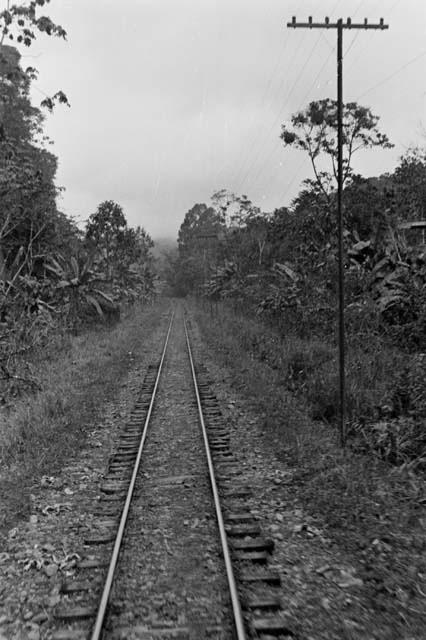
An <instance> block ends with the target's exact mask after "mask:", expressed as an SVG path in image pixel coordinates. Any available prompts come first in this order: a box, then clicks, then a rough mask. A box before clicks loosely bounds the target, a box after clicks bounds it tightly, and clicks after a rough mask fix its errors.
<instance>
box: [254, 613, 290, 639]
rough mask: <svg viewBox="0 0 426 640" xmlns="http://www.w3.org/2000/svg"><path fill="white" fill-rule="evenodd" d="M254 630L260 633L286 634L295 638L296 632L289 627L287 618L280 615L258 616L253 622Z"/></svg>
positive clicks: (286, 636)
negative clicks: (284, 618)
mask: <svg viewBox="0 0 426 640" xmlns="http://www.w3.org/2000/svg"><path fill="white" fill-rule="evenodd" d="M251 625H252V628H253V631H254V632H255V633H257V634H258V635H260V636H262V635H266V634H267V635H270V636H284V637H285V638H294V637H295V635H294V632H293V631H291V629H289V627H288V626H287V624H286V622H285V620H283V619H282V618H280V617H274V618H273V617H270V618H258V619H255V620H253V621H252V623H251Z"/></svg>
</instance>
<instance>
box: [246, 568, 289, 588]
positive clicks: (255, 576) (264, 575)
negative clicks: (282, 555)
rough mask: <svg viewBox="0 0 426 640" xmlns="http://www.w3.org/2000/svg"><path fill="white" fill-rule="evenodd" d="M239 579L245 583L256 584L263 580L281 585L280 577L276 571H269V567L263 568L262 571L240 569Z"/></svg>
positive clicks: (270, 583)
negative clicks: (254, 571)
mask: <svg viewBox="0 0 426 640" xmlns="http://www.w3.org/2000/svg"><path fill="white" fill-rule="evenodd" d="M239 579H240V580H241V582H244V583H247V584H256V583H258V582H265V583H266V584H269V585H274V586H280V585H281V577H280V574H279V573H278V572H277V571H271V570H270V569H265V570H263V571H256V573H252V572H248V571H242V572H241V573H240V576H239Z"/></svg>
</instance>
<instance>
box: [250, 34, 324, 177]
mask: <svg viewBox="0 0 426 640" xmlns="http://www.w3.org/2000/svg"><path fill="white" fill-rule="evenodd" d="M320 39H321V38H320V36H318V38H317V40H316V42H315V43H314V45H313V47H312V48H311V51H310V53H309V55H308V57H307V59H306V60H305V63H304V64H303V67H302V69H301V70H300V72H299V74H298V75H297V77H296V79H295V81H294V82H293V84H292V86H291V87H290V89H289V91H288V92H287V94H286V97H285V99H284V102H283V105H282V107H281V109H279V110H278V113H277V116H276V117H275V119H274V121H273V122H272V124H271V125H270V127H269V129H268V131H267V134H266V139H268V137H269V135H270V134H271V132H272V131H273V130H274V129H275V127H276V125H277V124H278V121H279V120H280V119H281V118H282V111H283V109H284V107H285V106H286V105H287V103H288V101H289V99H290V97H291V95H292V93H293V91H294V89H295V87H296V86H297V84H298V82H299V81H300V78H301V77H302V75H303V72H304V70H305V69H306V66H307V65H308V63H309V62H310V60H311V58H312V56H313V53H314V51H315V49H316V48H317V46H318V43H319V41H320ZM264 147H265V145H264V144H263V145H262V147H261V149H260V153H259V154H257V156H256V155H255V156H254V157H253V158H252V161H251V163H250V165H249V167H248V169H247V171H246V172H245V175H244V177H243V179H242V181H241V186H240V188H242V187H243V186H244V184H245V182H246V181H247V178H248V176H249V175H250V172H251V171H252V169H253V167H254V165H255V164H256V162H257V161H258V160H259V158H260V156H261V154H262V152H263V149H264Z"/></svg>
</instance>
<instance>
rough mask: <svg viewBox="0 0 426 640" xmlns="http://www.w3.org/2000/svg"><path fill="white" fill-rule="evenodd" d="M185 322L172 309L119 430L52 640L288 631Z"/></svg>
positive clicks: (243, 483)
mask: <svg viewBox="0 0 426 640" xmlns="http://www.w3.org/2000/svg"><path fill="white" fill-rule="evenodd" d="M188 325H190V322H188V323H187V322H186V320H185V317H184V316H183V313H182V309H178V311H177V313H176V314H175V313H174V312H173V314H172V315H171V317H170V321H169V323H168V327H167V332H166V337H165V340H164V344H163V348H162V353H161V356H160V359H159V362H158V364H156V365H155V366H151V367H150V368H149V369H148V372H147V375H146V377H145V380H144V383H143V385H142V390H141V393H140V396H139V398H138V400H137V402H136V404H135V407H134V410H133V412H132V414H131V415H130V418H129V419H128V421H127V422H126V424H125V425H124V426H123V427H122V429H121V430H120V432H119V434H118V438H117V442H116V447H115V451H114V453H113V454H112V456H111V457H110V459H109V463H108V469H107V471H106V474H105V476H104V480H103V482H102V484H101V486H100V494H101V497H100V500H99V502H98V504H97V505H96V506H95V507H94V513H93V522H92V526H91V528H90V530H89V531H88V534H87V535H86V537H85V540H84V546H85V551H84V554H82V559H81V560H80V561H79V562H78V565H77V570H76V573H75V575H74V576H73V577H72V579H70V580H67V581H65V582H64V583H63V585H62V599H61V602H60V604H59V606H58V607H57V609H56V612H55V620H56V628H55V630H54V631H53V633H52V635H51V638H52V640H83V638H84V639H89V638H90V639H91V640H100V639H101V638H111V639H116V640H118V639H120V638H122V639H128V640H131V639H133V638H134V639H135V640H136V639H139V638H140V639H142V638H143V639H145V640H150V639H151V638H152V639H153V638H164V639H166V638H179V639H182V640H184V639H185V640H186V639H195V638H197V640H203V639H204V638H211V639H212V640H228V639H229V640H230V639H231V638H236V639H237V640H245V639H248V638H263V639H264V640H266V639H268V638H271V637H273V638H275V639H281V638H289V637H294V634H293V633H292V631H291V629H289V628H288V627H287V625H286V623H285V621H284V619H283V616H282V613H281V611H282V610H281V601H280V597H279V586H280V577H279V574H278V573H277V572H276V571H275V570H274V568H273V567H272V566H271V559H272V553H273V542H272V540H269V539H268V538H265V537H264V536H263V535H262V528H261V523H259V522H258V521H257V519H256V518H255V517H254V515H253V514H252V512H251V509H250V506H251V501H252V495H251V491H250V486H249V478H246V477H244V476H243V475H242V473H241V470H240V466H239V462H238V458H237V456H236V455H235V453H234V452H233V451H232V449H231V442H230V432H229V429H228V428H227V425H226V423H225V421H224V419H223V416H222V414H221V411H220V407H219V403H218V401H217V398H216V397H215V395H214V394H213V393H212V389H211V383H210V381H209V379H208V373H207V370H206V369H205V368H204V366H203V365H202V363H200V364H198V365H197V364H196V363H195V361H194V354H193V349H192V347H191V339H190V328H189V326H188ZM173 335H174V337H173ZM184 350H185V351H186V353H185V352H184ZM200 432H201V437H200ZM213 514H214V515H213ZM156 538H160V539H161V541H160V542H155V539H156ZM218 539H219V540H220V544H219V541H218ZM139 592H140V595H138V593H139ZM153 594H154V595H153ZM191 608H192V609H191ZM154 609H155V610H157V609H158V610H159V611H161V615H160V619H159V618H158V617H156V614H154V612H153V611H154ZM187 610H188V612H189V613H188V615H186V616H185V613H186V612H187ZM191 610H193V612H192V613H191Z"/></svg>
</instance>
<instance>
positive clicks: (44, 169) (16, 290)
mask: <svg viewBox="0 0 426 640" xmlns="http://www.w3.org/2000/svg"><path fill="white" fill-rule="evenodd" d="M31 4H34V3H31ZM1 17H2V19H3V20H6V22H7V19H6V18H5V16H4V13H3V14H2V15H1ZM15 17H16V16H15ZM22 21H23V20H22ZM18 22H19V21H18ZM43 24H44V23H42V25H43ZM3 37H4V29H3ZM34 73H35V71H34V70H32V69H26V70H24V69H23V68H22V66H21V58H20V54H19V52H18V51H17V49H16V48H15V47H13V46H9V45H6V44H1V45H0V370H1V371H0V379H2V380H3V386H4V385H6V386H7V385H8V384H9V383H10V384H12V383H13V384H15V383H16V381H17V379H18V378H19V376H17V374H16V371H15V363H16V358H17V357H19V355H21V354H26V353H28V351H29V350H31V349H32V347H34V346H37V345H40V344H43V343H45V341H46V340H48V336H49V335H51V334H52V332H57V331H58V330H59V331H62V330H67V329H73V330H74V329H75V328H77V327H80V326H82V325H84V324H87V323H89V322H94V321H105V320H111V319H117V318H118V317H119V313H120V307H119V304H120V302H122V301H133V300H135V299H136V298H140V299H146V298H149V297H150V296H152V294H153V290H154V270H153V258H152V256H151V253H150V249H151V247H152V246H153V243H152V240H151V238H150V237H149V235H148V234H147V233H146V231H145V230H144V229H142V228H140V227H138V228H136V229H133V228H131V227H129V226H128V224H127V221H126V218H125V215H124V212H123V210H122V208H121V207H120V205H118V204H117V203H115V202H113V201H110V200H107V201H105V202H102V203H101V204H100V205H99V206H98V208H97V210H96V211H95V212H94V213H92V215H90V216H89V218H88V221H87V223H86V225H85V227H84V228H80V227H79V226H77V224H76V223H75V221H74V220H73V219H72V218H70V217H68V216H66V215H65V214H63V213H62V212H61V211H60V210H59V209H58V206H57V197H58V195H59V193H60V191H61V189H60V188H58V187H57V186H56V184H55V174H56V169H57V158H56V157H55V156H54V155H53V153H52V152H51V151H49V150H48V146H47V145H48V142H49V141H48V140H47V138H46V137H45V135H44V132H43V122H44V115H43V112H42V108H43V107H42V108H38V107H36V106H34V105H33V104H32V103H31V100H30V85H31V78H32V77H33V76H34ZM58 96H59V101H65V100H66V99H65V97H63V98H62V99H61V96H63V94H62V93H61V92H58V94H57V97H58ZM44 102H46V101H44ZM47 102H48V104H47V105H46V106H47V108H49V109H51V108H52V107H53V102H52V100H50V99H49V101H47ZM22 381H23V384H24V383H25V379H24V378H23V380H22Z"/></svg>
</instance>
